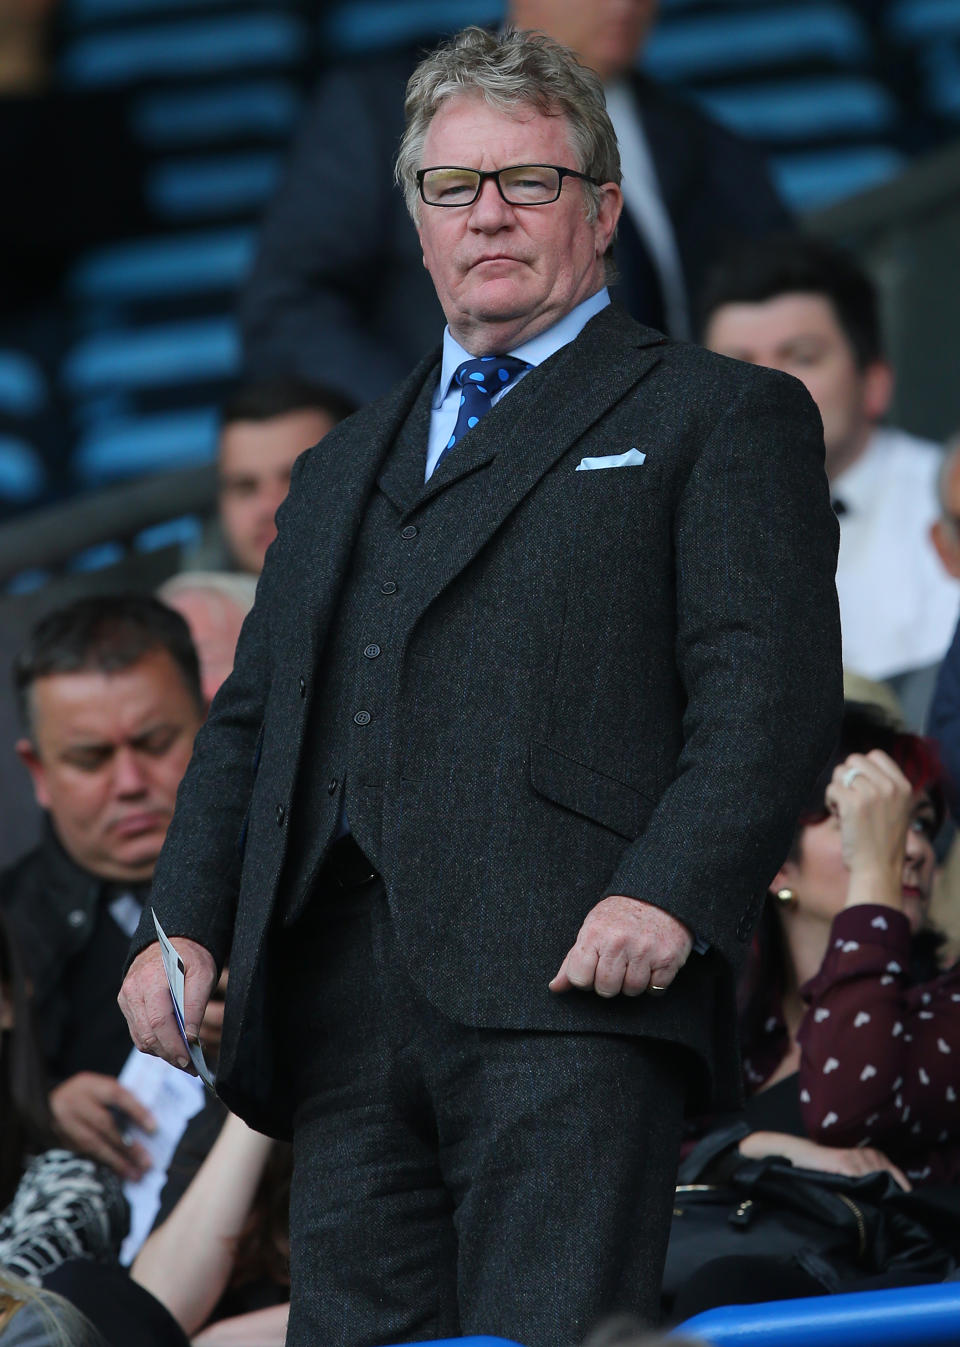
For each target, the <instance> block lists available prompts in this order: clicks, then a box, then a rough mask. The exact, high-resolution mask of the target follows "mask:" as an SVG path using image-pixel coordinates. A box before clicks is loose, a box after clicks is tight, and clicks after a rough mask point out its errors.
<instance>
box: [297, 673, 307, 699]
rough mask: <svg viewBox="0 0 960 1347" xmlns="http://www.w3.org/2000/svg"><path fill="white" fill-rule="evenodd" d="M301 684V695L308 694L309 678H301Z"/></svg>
mask: <svg viewBox="0 0 960 1347" xmlns="http://www.w3.org/2000/svg"><path fill="white" fill-rule="evenodd" d="M299 686H300V696H301V697H305V696H306V695H307V680H306V679H305V678H301V679H300V685H299Z"/></svg>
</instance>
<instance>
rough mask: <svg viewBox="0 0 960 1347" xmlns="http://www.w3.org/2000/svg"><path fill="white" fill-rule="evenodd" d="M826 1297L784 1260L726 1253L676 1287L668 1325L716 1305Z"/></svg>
mask: <svg viewBox="0 0 960 1347" xmlns="http://www.w3.org/2000/svg"><path fill="white" fill-rule="evenodd" d="M929 1280H930V1279H929V1277H921V1276H917V1275H911V1274H909V1273H901V1274H899V1275H898V1274H897V1273H895V1272H889V1273H882V1274H878V1275H877V1276H873V1277H858V1278H856V1279H850V1280H849V1281H844V1282H843V1283H842V1285H841V1287H840V1289H841V1290H842V1291H845V1292H846V1291H883V1290H888V1289H889V1288H891V1287H894V1286H922V1285H923V1284H924V1283H925V1282H929ZM828 1294H829V1292H828V1291H827V1290H826V1288H825V1287H824V1286H823V1285H822V1283H821V1282H818V1281H817V1279H816V1278H815V1277H812V1276H811V1275H810V1273H809V1272H805V1271H804V1270H803V1268H802V1267H800V1266H799V1265H798V1264H796V1263H793V1262H791V1261H789V1260H788V1259H784V1258H764V1257H762V1256H761V1255H749V1256H744V1255H742V1254H731V1255H730V1256H729V1257H726V1258H714V1259H712V1260H711V1261H710V1262H709V1263H704V1265H703V1267H701V1268H699V1269H698V1270H697V1271H696V1272H695V1273H694V1274H693V1275H692V1276H691V1277H689V1278H688V1280H687V1281H686V1283H685V1284H684V1285H683V1286H681V1287H680V1289H679V1291H678V1292H677V1295H676V1299H675V1300H674V1302H673V1309H672V1311H671V1314H670V1322H671V1323H672V1324H682V1323H684V1322H685V1321H686V1320H687V1319H692V1318H693V1316H694V1315H695V1314H702V1313H703V1312H704V1311H705V1310H712V1309H716V1308H717V1307H718V1306H720V1305H756V1304H760V1303H762V1302H764V1301H768V1300H800V1299H804V1298H806V1297H807V1296H825V1295H828Z"/></svg>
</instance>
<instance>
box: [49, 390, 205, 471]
mask: <svg viewBox="0 0 960 1347" xmlns="http://www.w3.org/2000/svg"><path fill="white" fill-rule="evenodd" d="M216 449H217V412H216V409H215V408H213V407H200V408H195V409H192V410H187V411H177V412H162V413H154V414H153V415H150V416H140V417H135V416H128V417H118V418H117V419H116V420H115V421H113V422H109V421H104V422H100V423H97V424H95V425H94V426H93V427H92V428H91V429H90V430H88V431H87V432H85V433H84V434H83V435H81V437H80V440H79V443H78V444H77V447H76V449H75V451H74V455H73V467H74V474H75V476H76V479H77V483H78V485H79V486H81V487H83V488H84V489H90V488H92V487H96V486H106V485H107V484H109V483H110V482H117V481H123V480H125V479H129V478H131V477H140V476H144V475H145V474H147V473H151V472H166V471H172V470H173V469H174V468H185V467H193V466H196V465H197V464H200V463H210V462H212V461H213V459H214V457H215V455H216Z"/></svg>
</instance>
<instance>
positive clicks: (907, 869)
mask: <svg viewBox="0 0 960 1347" xmlns="http://www.w3.org/2000/svg"><path fill="white" fill-rule="evenodd" d="M818 803H819V807H815V808H813V809H811V810H810V812H809V813H807V814H806V815H804V817H803V818H802V820H801V824H800V827H799V829H798V831H797V834H796V837H795V840H794V844H793V847H792V849H791V852H790V856H789V858H788V859H787V860H786V861H785V862H784V864H783V866H782V868H781V869H780V871H779V872H778V874H777V875H776V877H775V879H774V882H773V885H772V890H773V894H775V895H776V896H775V897H774V896H771V899H770V905H771V906H772V908H773V910H772V911H770V912H768V913H767V916H766V918H765V921H764V925H763V928H762V930H761V934H760V937H759V939H758V943H757V951H756V953H757V957H756V961H755V964H754V967H753V968H752V970H751V976H750V978H749V980H748V981H749V985H750V987H751V988H752V994H751V995H750V996H749V997H748V1003H747V1006H746V1010H745V1013H744V1017H743V1041H744V1069H745V1075H746V1088H747V1090H748V1092H750V1093H751V1094H752V1098H751V1100H750V1104H749V1106H748V1120H749V1121H751V1122H752V1123H753V1125H754V1127H755V1130H754V1131H753V1132H752V1133H751V1134H750V1135H749V1136H747V1137H745V1138H744V1139H743V1141H742V1142H741V1143H740V1152H741V1154H743V1155H746V1156H752V1157H760V1156H765V1155H784V1156H786V1157H788V1158H789V1159H791V1160H793V1162H794V1163H795V1164H798V1165H802V1166H803V1167H805V1168H809V1169H827V1170H833V1171H837V1172H840V1173H845V1174H862V1173H866V1172H868V1171H869V1170H873V1169H887V1170H890V1171H891V1173H893V1175H894V1177H895V1178H896V1179H897V1180H898V1182H900V1183H901V1184H902V1185H903V1186H904V1187H909V1186H910V1185H911V1183H915V1184H916V1183H925V1182H934V1181H940V1182H944V1181H946V1182H955V1181H956V1180H957V1179H958V1178H960V967H956V968H953V969H950V970H948V971H946V972H940V971H939V970H938V969H937V966H936V962H935V958H934V951H935V944H936V941H935V938H933V939H932V938H931V937H930V936H929V934H928V935H926V936H924V934H923V926H924V919H925V912H926V906H927V902H928V900H929V897H930V889H931V885H932V882H933V872H934V865H935V858H934V851H933V838H934V835H935V834H936V832H937V829H938V827H939V825H940V822H941V820H942V817H943V812H944V801H943V789H942V784H941V774H940V768H939V765H938V761H937V758H936V755H935V751H934V750H933V748H932V747H931V746H930V744H929V743H928V742H927V741H925V740H923V739H920V738H919V737H918V736H916V735H912V734H906V733H901V732H898V731H897V730H896V729H895V728H894V727H893V726H892V725H890V724H889V722H887V721H886V719H885V718H884V717H883V716H882V714H881V713H878V712H876V711H875V710H874V709H873V708H869V707H864V706H858V705H857V704H848V708H847V711H846V714H845V717H844V728H843V731H842V734H841V748H840V751H839V753H838V757H837V761H836V763H835V766H834V769H833V772H832V774H831V776H830V779H829V784H828V785H827V787H826V791H825V792H824V794H823V796H822V800H821V801H820V802H818ZM778 1098H779V1101H780V1102H779V1104H778V1103H777V1102H776V1101H777V1100H778ZM797 1103H799V1113H798V1110H797ZM798 1120H799V1122H800V1126H796V1122H797V1121H798ZM778 1122H781V1123H785V1125H784V1127H783V1129H782V1130H781V1129H780V1127H778V1126H777V1125H776V1124H777V1123H778ZM798 1132H799V1133H802V1135H796V1133H798Z"/></svg>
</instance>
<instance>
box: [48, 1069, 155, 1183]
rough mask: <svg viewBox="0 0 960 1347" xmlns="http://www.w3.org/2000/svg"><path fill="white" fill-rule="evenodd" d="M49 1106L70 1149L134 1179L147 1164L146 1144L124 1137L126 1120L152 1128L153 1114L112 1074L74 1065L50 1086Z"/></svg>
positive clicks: (148, 1161)
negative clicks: (74, 1070)
mask: <svg viewBox="0 0 960 1347" xmlns="http://www.w3.org/2000/svg"><path fill="white" fill-rule="evenodd" d="M50 1109H51V1112H52V1113H53V1120H54V1123H55V1125H56V1129H57V1131H58V1132H59V1133H60V1135H61V1136H62V1137H63V1139H64V1141H66V1142H67V1143H68V1145H69V1146H71V1147H72V1149H73V1150H76V1151H80V1152H81V1154H83V1155H91V1156H92V1157H93V1158H94V1160H100V1161H101V1162H102V1163H103V1164H105V1165H109V1166H110V1168H111V1169H113V1170H116V1172H117V1173H118V1174H119V1175H120V1177H121V1178H122V1179H133V1180H134V1181H136V1180H137V1179H139V1178H142V1177H143V1175H144V1174H145V1173H146V1172H147V1170H148V1169H149V1168H150V1157H149V1155H148V1154H147V1152H146V1151H145V1150H144V1148H143V1147H142V1146H140V1145H138V1144H137V1143H136V1142H135V1141H134V1142H130V1141H127V1140H126V1138H125V1137H124V1121H125V1119H129V1121H130V1122H132V1123H136V1124H137V1125H138V1126H139V1127H142V1128H143V1130H144V1131H145V1132H152V1131H153V1130H154V1128H155V1127H156V1123H155V1122H154V1119H153V1115H152V1114H151V1113H149V1112H148V1111H147V1109H145V1108H144V1107H143V1105H142V1104H141V1103H140V1101H139V1099H137V1097H136V1095H133V1094H131V1093H130V1091H129V1090H125V1089H124V1087H123V1086H122V1085H121V1084H120V1082H119V1081H118V1080H114V1078H113V1076H101V1075H99V1074H97V1073H95V1072H93V1071H78V1072H77V1074H76V1075H75V1076H70V1077H68V1078H67V1080H65V1081H64V1082H63V1084H62V1085H58V1086H57V1087H56V1089H54V1090H51V1091H50ZM121 1115H123V1116H121Z"/></svg>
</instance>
